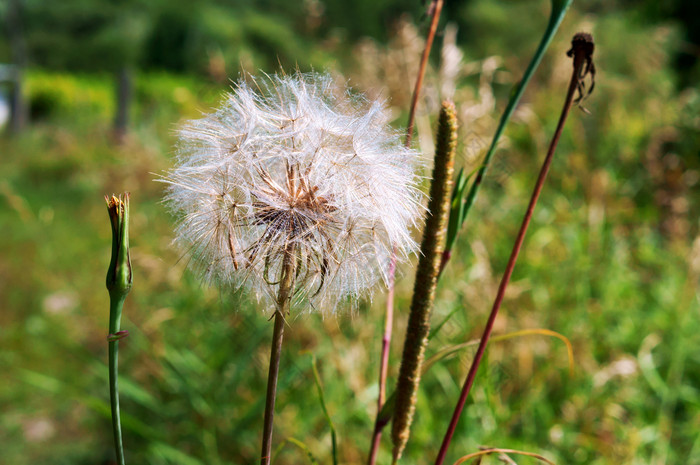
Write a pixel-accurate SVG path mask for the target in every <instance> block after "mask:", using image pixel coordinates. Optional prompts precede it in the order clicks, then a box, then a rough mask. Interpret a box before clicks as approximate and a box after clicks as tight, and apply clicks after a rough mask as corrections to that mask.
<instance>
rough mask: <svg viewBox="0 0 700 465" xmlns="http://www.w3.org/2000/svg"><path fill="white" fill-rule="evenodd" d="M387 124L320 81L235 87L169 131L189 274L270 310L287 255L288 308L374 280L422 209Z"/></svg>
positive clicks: (349, 294)
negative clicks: (174, 140) (239, 291)
mask: <svg viewBox="0 0 700 465" xmlns="http://www.w3.org/2000/svg"><path fill="white" fill-rule="evenodd" d="M387 123H388V120H387V116H386V112H385V110H384V107H383V104H382V103H381V102H371V101H367V100H366V99H364V98H363V97H360V96H356V95H351V94H350V93H349V91H348V90H347V89H343V88H338V87H337V86H336V85H334V83H333V80H332V78H331V77H330V76H329V75H327V74H300V73H297V74H293V75H274V76H268V77H265V78H261V79H253V80H252V83H251V84H249V83H246V82H244V81H240V82H239V83H237V84H236V85H235V86H234V89H233V91H232V92H231V93H229V94H227V95H226V96H225V98H224V100H223V102H222V104H221V107H220V108H219V109H218V110H216V111H215V112H213V113H211V114H208V115H206V116H204V117H203V118H201V119H198V120H193V121H190V122H188V123H187V124H185V125H184V127H183V128H182V129H181V130H180V131H179V144H178V153H177V167H176V168H174V169H173V170H172V171H170V172H169V173H168V174H167V175H166V176H165V178H164V181H165V182H166V183H168V184H169V186H168V190H167V195H166V203H167V205H168V206H169V207H170V209H171V210H172V211H173V212H174V213H175V215H176V217H177V218H178V223H177V230H176V241H177V242H179V243H180V245H181V246H182V247H183V248H184V249H185V250H187V252H188V253H189V255H190V257H191V260H190V264H191V265H192V267H193V268H194V269H195V270H196V271H197V272H198V273H200V274H201V276H202V278H203V279H204V280H206V281H208V282H213V283H216V284H218V285H221V286H224V287H233V288H238V287H247V288H249V289H252V290H253V292H254V293H255V294H256V296H257V297H258V298H259V299H261V300H264V301H266V303H267V304H269V305H270V307H271V306H272V304H273V303H274V302H275V298H276V295H277V292H278V287H279V282H280V280H281V274H282V264H283V258H284V255H285V253H289V251H291V254H292V256H293V257H294V271H295V273H294V283H293V291H292V292H293V301H294V302H293V303H295V304H297V307H301V305H300V304H303V303H306V304H308V305H306V308H309V309H318V310H321V311H324V312H331V311H333V310H335V309H336V307H337V304H338V303H339V302H340V301H343V300H349V298H355V297H359V296H362V295H366V294H367V291H368V290H369V289H370V288H371V287H372V286H373V285H374V284H376V283H377V282H384V283H386V282H387V279H388V270H389V264H390V260H391V255H392V249H394V248H395V250H396V251H397V256H398V258H399V259H401V258H405V257H406V256H407V255H409V254H410V253H412V252H413V251H415V249H416V243H415V242H414V241H413V239H412V238H411V235H410V229H411V227H412V226H414V224H415V222H416V220H417V219H418V217H419V214H420V212H421V211H422V208H421V206H420V203H421V193H420V191H419V190H418V188H417V180H418V179H417V175H416V169H417V165H418V163H419V157H418V154H417V152H415V151H413V150H410V149H407V148H404V147H403V145H402V144H401V142H400V138H399V135H398V133H397V132H396V131H394V130H392V129H391V128H390V127H389V126H388V124H387ZM285 251H287V252H285ZM353 300H354V299H353Z"/></svg>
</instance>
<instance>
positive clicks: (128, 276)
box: [105, 192, 133, 465]
mask: <svg viewBox="0 0 700 465" xmlns="http://www.w3.org/2000/svg"><path fill="white" fill-rule="evenodd" d="M105 201H106V202H107V211H108V213H109V221H110V223H111V224H112V259H111V261H110V263H109V269H108V270H107V290H108V291H109V336H107V340H108V341H109V400H110V405H111V408H112V431H113V433H114V448H115V450H116V454H117V463H118V464H119V465H124V463H125V462H124V448H123V446H122V430H121V422H120V418H119V391H118V379H119V373H118V371H117V362H118V353H119V339H122V338H124V337H126V336H127V335H128V334H129V333H128V332H127V331H120V330H119V326H120V324H121V318H122V308H123V307H124V300H125V299H126V296H127V294H129V291H130V290H131V286H132V283H133V277H132V273H131V260H130V258H129V193H128V192H126V193H124V194H123V195H120V196H119V197H116V196H114V195H112V197H107V196H105Z"/></svg>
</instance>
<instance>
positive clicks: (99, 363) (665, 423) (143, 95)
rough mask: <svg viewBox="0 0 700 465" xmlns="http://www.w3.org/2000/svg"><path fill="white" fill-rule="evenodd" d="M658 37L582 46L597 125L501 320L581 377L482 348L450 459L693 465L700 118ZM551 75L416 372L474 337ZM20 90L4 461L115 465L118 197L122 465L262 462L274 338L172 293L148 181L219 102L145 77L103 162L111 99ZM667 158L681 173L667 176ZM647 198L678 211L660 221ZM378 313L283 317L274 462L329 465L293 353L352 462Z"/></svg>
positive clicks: (182, 83) (1, 268) (553, 194)
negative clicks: (24, 120)
mask: <svg viewBox="0 0 700 465" xmlns="http://www.w3.org/2000/svg"><path fill="white" fill-rule="evenodd" d="M577 20H578V18H577V17H576V14H575V13H574V14H573V16H572V20H571V21H570V22H569V23H568V24H565V26H564V28H565V30H564V31H562V32H561V33H560V34H559V35H558V36H557V40H558V41H559V42H555V46H554V47H553V51H552V52H551V54H550V57H549V58H548V60H549V61H546V62H545V64H544V65H545V71H546V70H547V69H549V70H559V69H560V68H559V67H558V66H557V63H558V61H557V60H560V59H563V58H564V57H559V56H557V57H556V58H552V56H554V55H552V54H556V53H559V54H560V55H563V53H562V52H563V51H565V50H566V45H568V43H565V42H566V38H567V37H570V35H571V33H572V32H574V31H575V29H576V28H577V25H575V24H573V23H574V22H575V21H577ZM664 31H666V30H664V29H661V28H658V29H652V28H650V27H647V28H646V29H645V28H643V27H642V26H635V25H628V24H626V23H625V22H624V21H623V20H622V19H621V18H618V17H615V16H614V15H609V16H607V17H604V18H601V19H600V23H599V26H598V27H596V28H595V30H594V33H595V34H596V41H597V43H599V44H604V45H600V47H599V48H600V50H601V51H600V55H599V56H598V55H597V58H598V59H597V64H598V67H599V70H600V74H599V76H598V84H597V87H596V91H595V92H594V94H593V95H592V96H591V97H590V99H589V100H588V101H587V102H586V103H585V105H586V107H587V108H588V109H589V110H590V111H591V115H585V114H583V113H582V112H576V113H575V114H573V115H572V117H571V118H570V121H569V123H568V127H567V129H566V131H565V133H564V136H563V138H562V141H561V143H560V146H559V149H558V153H557V156H556V159H555V162H554V166H553V170H552V173H551V177H550V179H549V181H548V183H547V185H546V187H545V191H544V193H543V197H542V199H541V201H540V205H539V206H538V209H537V211H536V213H535V217H534V218H533V224H532V226H531V229H530V232H529V234H528V237H527V239H526V244H525V247H526V248H525V250H524V252H523V254H522V256H521V260H520V262H519V264H518V265H517V267H516V270H515V274H514V276H513V282H512V285H511V288H510V289H509V292H508V294H507V296H506V301H505V302H504V307H503V309H502V315H501V316H500V317H499V320H498V321H497V323H496V329H495V331H496V333H495V334H504V333H507V332H512V331H517V330H520V329H529V328H547V329H550V330H554V331H557V332H558V333H561V334H563V335H565V336H566V337H568V338H569V339H570V340H571V342H572V344H573V346H574V353H575V360H576V369H575V372H574V375H573V377H569V374H568V362H567V355H566V351H565V349H564V347H563V345H562V344H561V343H560V342H559V341H557V340H555V339H553V338H549V337H544V336H524V337H520V338H516V339H511V340H508V341H502V342H496V343H494V344H493V345H491V346H490V347H489V349H488V350H487V358H486V360H485V363H484V365H483V367H482V369H481V370H480V373H479V376H478V377H477V381H476V384H475V389H474V391H473V396H472V397H471V400H470V404H469V405H468V408H467V410H466V412H465V415H464V416H463V419H462V421H461V423H460V425H459V428H458V431H457V434H456V436H455V441H454V442H453V445H452V448H451V452H450V455H449V457H450V459H451V460H452V461H454V460H456V459H457V458H458V457H459V456H461V455H464V454H467V453H470V452H474V451H476V450H477V449H478V447H479V446H480V445H490V446H495V447H508V448H515V449H522V450H527V451H531V452H537V453H541V454H544V455H546V456H547V457H549V458H551V459H552V460H554V461H555V462H557V463H560V464H563V463H568V464H613V463H614V464H620V463H630V464H631V463H650V464H652V463H654V464H656V463H696V462H698V461H700V436H699V435H698V431H700V420H699V419H700V392H699V391H698V386H699V385H700V352H698V350H697V347H700V319H698V312H699V311H700V306H699V305H698V296H697V289H698V279H699V276H700V269H699V268H700V265H698V261H699V260H700V258H699V256H700V250H699V249H698V246H697V245H696V246H695V248H693V247H692V243H693V238H694V237H695V236H697V234H698V224H697V217H698V202H697V201H698V195H697V190H695V191H694V190H693V189H691V188H692V186H693V184H692V183H691V182H690V180H692V176H697V169H698V166H697V165H698V160H697V158H693V154H695V155H696V154H697V147H698V146H697V140H698V138H697V128H694V127H693V125H692V124H690V123H689V122H690V121H695V120H696V119H694V118H697V114H698V113H697V112H698V105H697V103H694V102H697V99H698V96H697V90H690V91H687V92H686V93H685V94H683V95H678V93H677V92H676V91H675V90H674V88H673V85H672V84H673V82H672V79H673V75H672V73H671V71H669V69H668V67H667V64H668V63H669V60H670V58H669V50H671V49H672V47H673V44H674V42H673V40H674V39H673V35H672V34H666V35H664ZM630 42H634V43H637V44H640V45H639V47H640V49H644V50H651V52H650V53H653V54H654V55H653V57H654V60H655V61H654V63H656V65H654V66H652V65H651V64H650V63H649V62H648V60H645V59H643V58H640V57H639V56H636V55H634V54H630V53H625V50H623V49H624V47H625V45H624V44H625V43H630ZM533 46H534V45H533ZM566 69H567V73H564V74H565V75H563V76H561V77H560V76H558V75H556V74H555V73H554V71H552V72H551V73H549V74H548V73H547V72H542V73H539V74H538V75H536V80H537V82H536V83H535V86H534V87H533V88H532V91H531V92H529V93H528V94H527V95H526V98H527V104H528V105H529V108H530V109H531V111H532V113H533V114H534V115H535V116H534V117H532V118H531V119H529V120H525V121H524V120H523V119H519V120H517V121H516V122H515V123H514V124H513V125H511V127H510V128H509V129H508V130H507V131H506V135H507V136H508V138H509V143H508V144H506V145H504V149H502V150H501V151H500V152H499V153H498V154H497V158H498V159H500V160H497V162H499V163H500V166H506V167H507V170H508V171H509V172H510V174H509V175H507V176H505V175H502V174H499V173H498V169H497V168H496V170H495V171H494V173H493V176H492V177H490V178H489V179H488V180H487V182H486V185H485V186H484V189H483V190H482V193H481V195H480V198H479V201H478V202H477V204H476V207H475V210H474V211H473V212H472V216H471V218H469V220H468V223H467V225H466V227H467V229H466V230H465V231H463V234H462V235H461V237H460V239H459V242H458V244H457V249H456V250H455V256H454V258H453V260H452V262H451V263H450V264H449V266H448V268H447V270H446V274H445V276H444V279H443V281H442V282H441V284H440V288H439V291H438V303H437V305H436V309H435V317H434V319H435V320H434V321H435V322H438V321H441V320H442V319H443V318H444V317H445V316H446V315H447V314H448V313H450V312H452V311H453V310H455V309H457V310H456V311H455V313H454V315H453V316H452V317H451V319H450V320H449V321H448V322H447V323H446V324H445V326H444V327H443V328H442V330H441V331H440V333H439V334H438V336H436V337H435V338H434V339H433V340H432V341H431V344H430V346H429V349H428V356H430V355H431V354H433V353H435V352H437V351H438V350H439V349H440V348H442V347H445V346H448V345H453V344H458V343H461V342H464V341H466V340H470V339H474V338H476V337H478V335H479V334H480V332H481V329H482V325H483V324H484V322H485V319H486V314H487V311H488V309H489V308H490V305H491V302H492V299H493V296H494V294H495V286H496V285H497V282H498V280H499V279H500V274H501V272H502V270H503V268H504V266H505V262H506V260H507V257H508V253H509V251H510V247H511V244H512V240H513V237H514V235H515V232H516V228H517V227H518V224H519V222H520V220H521V215H522V213H523V209H524V207H525V202H526V198H527V195H528V194H529V192H530V190H531V188H532V183H533V182H534V177H535V174H536V170H537V167H538V165H539V162H538V160H541V157H542V156H543V153H544V150H545V148H546V144H547V141H548V138H549V136H550V135H551V132H552V130H553V127H554V125H555V124H556V116H557V115H558V111H559V109H560V106H561V102H560V100H561V99H563V85H564V84H562V82H563V81H565V80H566V79H567V78H568V68H566ZM511 71H513V73H512V74H513V75H518V74H519V73H520V72H521V70H520V71H519V70H517V69H516V70H511ZM28 79H29V81H28V92H29V94H30V95H31V96H37V95H39V96H41V98H40V99H38V100H39V101H41V102H43V103H42V104H43V105H44V109H47V111H46V112H45V113H44V115H43V117H42V119H40V120H38V121H36V122H35V124H33V125H32V127H31V129H29V130H28V131H26V132H25V133H24V134H21V135H20V136H18V137H16V138H3V139H0V153H1V154H2V156H0V172H2V173H3V175H2V178H1V179H0V231H2V233H3V238H4V240H3V241H0V296H1V297H2V311H1V312H0V366H1V367H3V375H4V376H3V378H4V379H5V380H6V381H5V382H3V383H0V405H2V406H3V408H2V415H1V416H0V444H2V445H3V447H1V448H0V462H2V463H12V464H18V465H23V464H64V463H65V464H83V463H84V464H88V463H90V464H92V463H100V462H101V461H102V460H105V459H108V458H111V457H112V454H113V450H112V443H111V440H112V438H111V429H110V421H109V398H108V388H107V367H106V358H107V356H106V354H107V352H106V349H107V343H106V335H107V319H108V296H107V291H106V289H105V288H104V276H105V273H106V269H107V265H108V262H109V250H110V229H109V222H108V218H107V212H106V211H105V207H104V201H103V195H104V194H110V193H112V192H121V191H124V190H129V191H131V193H132V200H131V207H132V230H131V241H132V262H133V267H134V288H133V291H132V293H131V294H130V295H129V297H128V299H127V301H126V305H125V309H124V319H123V321H122V326H123V328H124V329H127V330H129V332H130V336H129V337H128V338H127V339H125V340H123V341H122V343H121V344H120V345H121V350H120V378H121V398H122V400H121V402H122V412H123V428H124V445H125V449H126V454H127V462H128V463H148V464H225V463H234V464H243V463H255V461H256V460H255V457H256V456H257V454H258V448H259V440H260V437H259V432H260V429H261V426H262V411H263V407H264V406H263V402H264V389H265V386H264V383H265V379H266V369H267V357H268V354H267V352H268V344H269V338H270V334H271V329H272V328H271V322H268V321H267V319H266V317H265V316H264V315H263V314H262V313H261V312H260V311H258V310H257V309H256V305H255V302H254V301H252V300H251V299H249V298H248V297H246V296H231V295H224V294H221V293H219V292H218V291H217V290H215V289H210V288H207V287H203V286H202V285H201V284H200V283H198V282H197V281H196V280H195V279H194V278H193V277H192V276H191V275H190V274H189V273H188V272H187V271H186V270H185V264H186V263H185V262H186V259H183V260H181V252H180V251H178V250H176V249H174V248H173V247H172V245H171V239H172V231H171V219H170V218H169V217H168V215H167V213H166V212H165V211H164V208H163V206H162V205H161V204H160V198H161V196H162V189H163V186H162V185H161V184H159V183H156V182H154V181H153V180H154V178H155V177H157V174H158V173H161V172H162V171H163V170H165V169H167V168H168V167H169V166H171V161H170V157H171V155H170V154H169V152H170V150H171V147H172V144H173V140H174V138H173V131H174V129H175V128H176V127H177V124H178V122H180V121H182V120H184V119H187V118H192V117H196V116H197V115H198V113H199V111H202V110H206V109H208V108H210V107H211V106H212V105H215V104H216V102H217V100H218V98H219V97H218V95H219V92H220V91H221V90H223V88H222V87H221V86H214V85H211V84H208V83H204V82H200V81H197V80H196V79H194V78H183V77H179V76H171V75H165V74H145V75H140V76H138V78H137V81H136V87H135V96H136V98H137V101H136V104H135V106H134V108H133V109H132V110H133V111H132V128H133V130H132V132H131V134H130V136H129V138H128V139H127V141H126V143H125V144H124V145H123V146H121V147H115V146H114V145H113V143H112V141H111V138H110V133H109V128H110V124H111V113H112V110H113V108H112V103H111V80H110V79H111V78H110V77H109V76H74V75H67V74H54V73H49V72H44V71H32V72H31V73H30V74H29V76H28ZM560 88H561V89H560ZM560 96H561V97H560ZM47 102H48V103H47ZM398 110H399V109H397V113H398ZM489 136H490V134H488V133H484V134H482V135H481V137H483V138H484V139H487V138H488V137H489ZM693 141H695V142H693ZM674 154H675V156H676V158H677V159H679V160H680V162H678V163H680V165H678V164H675V165H674V164H673V163H675V162H673V160H670V158H669V157H670V156H672V155H674ZM672 162H673V163H672ZM655 163H656V164H655ZM497 166H498V165H497ZM678 166H680V168H678ZM655 170H656V171H655ZM678 170H680V174H678V175H677V173H678V172H679V171H678ZM693 173H695V174H694V175H693ZM674 176H675V177H674ZM678 176H681V178H680V179H681V180H680V181H678V180H677V177H678ZM683 176H685V177H683ZM496 179H498V180H499V181H500V182H496V181H495V180H496ZM664 196H667V197H668V196H670V197H671V200H670V202H677V203H678V202H680V203H683V202H685V203H686V205H687V208H686V209H685V210H683V209H679V210H678V211H676V210H673V209H672V208H670V207H668V206H665V205H669V204H664V203H663V199H664V198H665V197H664ZM674 199H675V200H674ZM679 212H680V213H679ZM696 244H697V243H696ZM402 273H403V275H404V277H403V278H402V279H401V280H400V281H399V285H398V289H397V296H398V300H397V309H398V312H397V313H398V319H397V327H396V329H395V332H394V334H395V338H394V341H393V347H392V359H391V360H392V366H391V370H390V377H391V379H392V380H393V379H395V376H396V372H397V370H398V357H399V355H400V348H401V345H402V342H403V341H402V334H403V328H404V325H405V320H406V317H407V305H408V302H409V297H410V296H409V293H410V289H411V280H412V274H413V272H412V270H411V268H410V267H405V268H404V269H403V270H402ZM382 306H383V296H382V295H381V293H378V295H377V297H376V299H375V300H374V302H371V303H369V302H368V303H365V304H363V305H362V306H361V308H360V309H359V310H358V311H357V312H356V313H355V314H353V315H348V314H340V315H339V316H338V317H337V318H325V319H323V318H322V317H320V316H318V315H304V316H298V317H292V318H291V320H290V324H291V327H290V328H289V329H288V331H287V332H286V333H287V334H286V335H285V337H286V340H285V348H284V354H283V358H282V363H281V373H280V384H279V388H278V392H279V394H278V401H277V402H278V403H277V405H278V407H277V412H278V413H277V416H276V424H275V438H276V439H275V444H281V443H282V441H283V440H284V439H286V438H294V439H296V440H298V441H302V442H303V444H304V445H305V447H306V448H307V449H306V450H305V449H304V448H302V447H298V446H297V445H294V444H293V443H292V442H290V443H287V444H286V445H285V446H284V447H283V448H282V450H281V451H280V454H279V455H278V458H277V463H280V464H284V463H310V462H309V459H308V455H307V452H308V453H311V454H312V455H313V456H314V457H316V458H317V459H318V461H319V463H330V462H331V436H330V430H329V427H328V422H327V420H326V417H325V414H324V410H323V409H322V407H321V403H320V401H319V398H318V394H317V391H316V384H315V382H314V376H313V370H312V366H311V362H310V357H309V355H308V353H309V352H311V353H313V354H314V356H315V357H316V359H317V361H318V369H319V374H320V378H321V385H322V386H323V390H324V397H325V405H326V408H327V411H328V414H329V415H330V417H331V419H332V422H333V424H334V426H335V428H336V431H337V437H338V457H339V463H362V462H363V461H364V460H365V456H366V453H367V451H368V449H369V440H370V435H371V429H372V425H373V420H374V414H375V411H374V409H375V402H376V396H377V391H378V387H377V381H376V378H377V371H378V364H379V347H380V339H381V326H382V321H383V315H382ZM470 354H471V351H470V349H466V350H463V351H461V352H459V353H458V354H456V355H455V356H453V357H450V358H448V359H446V360H443V361H441V362H440V363H438V364H436V365H435V366H434V367H433V368H432V369H431V370H430V371H429V372H428V374H427V375H426V376H425V378H424V381H423V384H422V386H421V390H420V393H419V398H418V410H417V415H416V419H415V422H414V426H413V436H412V439H411V441H410V442H409V445H408V448H407V450H406V453H405V460H404V461H405V463H417V464H422V463H431V461H432V460H433V458H434V455H435V453H436V450H437V448H438V446H439V444H440V441H441V439H442V434H443V433H444V430H445V428H446V427H447V421H446V419H447V418H448V417H449V415H450V414H451V411H452V408H453V407H454V403H455V401H456V398H457V396H458V393H459V389H460V388H461V384H462V382H463V380H464V376H465V375H466V370H467V368H468V361H469V356H470ZM8 381H9V382H8ZM391 382H392V383H393V381H391ZM389 450H390V447H389V444H388V435H386V434H385V439H384V443H383V447H382V450H381V453H380V456H379V463H386V462H387V461H388V460H389ZM488 460H491V463H496V460H495V458H492V459H488ZM522 462H523V463H528V462H527V459H523V460H522ZM448 463H452V462H448ZM485 463H486V462H485Z"/></svg>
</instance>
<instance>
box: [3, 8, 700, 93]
mask: <svg viewBox="0 0 700 465" xmlns="http://www.w3.org/2000/svg"><path fill="white" fill-rule="evenodd" d="M4 3H5V2H3V5H0V15H4V14H5V10H6V7H5V6H4ZM20 3H21V6H22V18H23V21H24V25H23V26H24V30H25V34H26V41H27V44H28V49H29V55H30V58H31V61H32V64H34V65H37V66H40V67H46V68H52V69H61V70H71V71H75V70H80V71H105V70H109V71H112V70H115V69H119V68H121V67H122V66H125V65H126V66H136V67H141V68H145V69H162V70H168V71H175V72H193V73H205V74H206V73H211V72H212V66H214V67H216V63H217V61H220V62H222V63H227V64H229V66H234V67H239V66H243V67H247V66H251V65H252V67H253V69H255V68H258V67H265V68H268V67H270V66H272V67H274V66H276V65H278V64H282V65H283V66H296V65H299V66H301V67H307V66H315V67H319V66H322V65H323V64H324V63H325V62H326V61H327V59H328V57H327V56H325V55H324V54H323V53H322V50H323V49H324V47H325V46H326V45H328V43H332V44H336V45H337V44H339V43H340V44H343V43H346V42H347V41H349V42H354V41H356V40H357V39H359V38H362V37H371V38H374V39H375V40H378V41H380V42H384V41H386V40H387V39H388V37H389V36H390V33H391V26H392V24H393V22H394V21H395V20H396V19H397V18H398V17H400V16H401V15H402V14H409V15H411V16H413V18H414V20H417V21H418V20H421V19H422V18H424V17H425V11H426V8H427V5H426V4H427V3H428V2H427V0H425V1H424V2H423V3H421V2H420V1H418V0H354V1H352V2H347V1H345V0H298V1H293V2H289V1H286V0H253V1H244V0H224V1H215V0H198V1H196V2H191V3H181V2H171V1H166V0H153V1H146V0H116V1H111V0H63V1H61V2H45V1H43V0H21V1H20ZM578 7H579V8H581V9H582V11H585V12H591V13H595V12H601V11H613V10H617V11H622V9H624V10H625V11H626V12H631V13H632V14H633V16H634V17H636V18H637V19H638V20H639V21H641V22H644V23H658V22H661V21H666V22H674V23H677V24H678V25H679V26H681V29H682V31H681V34H682V36H683V38H682V43H681V46H680V48H679V50H678V53H677V58H676V62H675V63H676V66H677V68H678V69H679V70H681V71H682V73H683V74H682V76H681V79H682V82H683V83H684V84H687V83H689V82H692V79H694V78H697V77H698V74H699V73H700V72H699V71H698V55H699V53H698V47H700V3H698V2H697V1H695V0H670V1H667V2H657V1H654V0H644V1H632V0H616V1H602V0H595V1H590V2H586V3H585V4H582V5H579V6H578ZM538 8H539V9H540V10H541V12H542V14H541V15H540V16H537V15H533V14H532V11H537V9H538ZM548 8H549V5H548V3H547V2H543V1H541V0H526V1H513V0H498V1H486V0H463V1H459V2H447V5H446V14H445V15H444V16H443V17H444V18H449V20H450V21H456V22H457V23H458V25H459V26H460V31H462V32H461V34H460V39H461V41H462V42H465V43H466V42H468V43H469V44H470V50H468V53H469V52H473V53H474V55H475V56H477V55H478V56H484V54H488V53H490V52H491V51H492V50H504V48H505V49H515V50H517V49H518V48H519V47H518V44H520V43H521V42H522V39H523V38H524V37H531V33H532V32H533V31H537V30H539V29H540V28H541V23H543V22H545V21H546V18H547V14H548ZM523 12H527V14H526V17H528V19H529V21H526V22H519V24H518V28H516V29H513V28H512V20H513V18H514V17H523V16H521V13H523ZM504 28H508V33H507V34H502V35H497V34H494V33H493V31H494V30H498V29H504ZM486 31H489V33H486ZM495 37H496V38H499V39H494V38H495ZM486 38H488V39H486ZM319 50H320V51H321V52H320V53H319ZM9 55H10V54H9V47H8V44H7V34H3V36H2V38H0V62H1V61H9V59H10V57H9ZM214 71H215V70H214ZM230 71H232V70H229V74H230ZM696 80H697V79H696Z"/></svg>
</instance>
